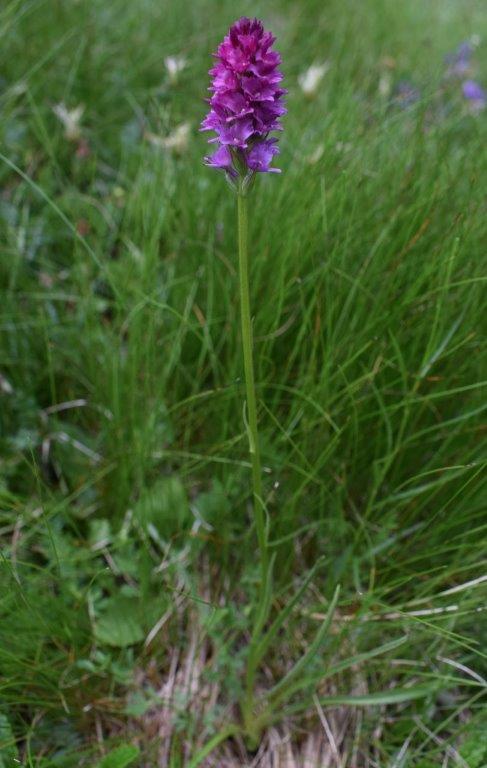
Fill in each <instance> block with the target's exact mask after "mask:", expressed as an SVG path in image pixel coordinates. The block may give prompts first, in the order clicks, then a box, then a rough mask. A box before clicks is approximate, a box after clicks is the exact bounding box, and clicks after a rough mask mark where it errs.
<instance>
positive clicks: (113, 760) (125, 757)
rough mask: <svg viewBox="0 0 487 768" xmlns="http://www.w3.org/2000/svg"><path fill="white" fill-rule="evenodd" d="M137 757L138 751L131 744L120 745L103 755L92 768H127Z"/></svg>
mask: <svg viewBox="0 0 487 768" xmlns="http://www.w3.org/2000/svg"><path fill="white" fill-rule="evenodd" d="M138 756H139V750H138V749H137V747H135V746H134V745H133V744H120V746H119V747H116V748H115V749H112V751H111V752H109V753H108V755H105V757H103V758H102V759H101V760H100V762H99V763H96V765H95V766H94V768H127V766H128V765H131V763H133V762H134V760H135V759H136V758H137V757H138Z"/></svg>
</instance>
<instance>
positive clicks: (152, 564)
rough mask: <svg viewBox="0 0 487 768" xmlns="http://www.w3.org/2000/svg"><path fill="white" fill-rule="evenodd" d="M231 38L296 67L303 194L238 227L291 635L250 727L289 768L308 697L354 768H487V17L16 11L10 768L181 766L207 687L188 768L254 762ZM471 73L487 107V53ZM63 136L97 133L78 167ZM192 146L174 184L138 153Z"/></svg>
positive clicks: (7, 121)
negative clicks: (219, 160) (250, 35)
mask: <svg viewBox="0 0 487 768" xmlns="http://www.w3.org/2000/svg"><path fill="white" fill-rule="evenodd" d="M243 13H247V14H248V13H252V14H254V13H255V14H256V15H259V16H261V17H262V18H263V20H264V22H265V23H266V24H267V25H268V26H269V27H270V28H271V29H272V30H273V31H274V32H275V34H276V35H277V36H278V47H279V49H280V51H281V52H282V55H283V68H284V70H285V75H286V82H285V84H286V87H288V89H289V94H288V109H289V114H288V115H287V117H286V118H285V131H284V132H283V134H282V137H281V142H280V143H281V155H280V157H279V165H280V167H281V168H282V169H283V173H282V175H281V176H280V177H274V176H271V177H269V178H262V179H259V180H258V181H259V183H258V184H256V188H255V191H254V192H253V193H252V195H251V198H250V200H249V207H250V211H249V215H250V240H249V249H250V261H251V303H252V308H253V313H254V336H255V364H256V380H257V394H258V411H259V430H260V436H261V450H262V461H263V466H264V468H265V470H264V489H265V495H266V503H267V509H268V512H269V542H270V552H271V554H274V555H275V565H274V582H273V588H272V594H271V615H270V617H269V621H268V625H267V626H268V629H269V628H270V627H271V626H272V622H273V621H278V625H277V626H275V631H274V633H273V634H274V636H273V641H272V643H270V645H269V647H268V648H266V649H265V650H266V653H265V657H264V662H265V663H264V664H263V665H262V666H261V667H260V668H259V670H258V682H257V693H258V696H259V697H260V698H261V699H262V700H267V698H268V697H269V696H270V700H271V701H274V703H273V709H272V717H271V720H270V722H269V723H268V725H269V727H270V725H272V724H275V725H277V727H279V728H281V727H282V728H284V727H285V728H286V729H287V731H288V733H290V734H291V739H292V744H293V747H295V748H296V749H298V747H299V745H300V744H301V743H302V742H303V740H304V738H305V736H306V733H307V732H314V731H316V732H317V733H319V732H320V729H322V726H321V724H320V720H319V717H318V714H317V710H316V706H315V705H314V704H313V698H312V694H313V693H316V694H317V698H316V696H315V701H317V700H318V699H320V700H321V704H322V706H323V707H324V708H325V711H326V712H328V713H331V714H329V716H330V717H332V718H333V716H334V715H337V716H339V717H350V723H349V727H348V730H347V736H346V739H345V742H344V743H343V744H342V745H341V746H340V752H341V754H343V755H348V756H350V755H352V758H350V759H353V760H355V762H356V764H357V766H358V765H360V766H362V765H370V766H381V767H384V768H386V767H387V768H389V767H390V768H392V767H393V766H396V768H401V766H408V767H409V766H418V767H420V768H429V767H430V766H436V765H438V766H442V765H445V754H448V755H449V759H450V761H451V764H455V761H456V762H457V763H458V764H463V763H461V762H459V761H461V760H462V759H463V761H464V762H465V761H466V764H467V765H469V767H470V768H480V766H482V765H484V764H485V763H486V761H487V745H486V743H485V737H483V736H482V733H483V730H484V729H485V726H486V722H485V711H484V710H483V706H482V705H483V700H482V694H483V693H484V692H485V684H484V683H483V682H482V680H484V679H485V678H486V677H487V664H486V656H485V635H486V631H487V622H486V619H485V612H484V611H485V593H486V589H485V587H486V582H485V581H482V580H481V577H482V575H483V574H484V573H485V563H486V560H487V558H486V555H487V546H486V543H487V537H486V522H487V515H486V506H487V505H486V500H487V493H486V473H485V465H486V450H485V449H486V438H485V410H486V406H485V402H486V384H487V381H486V379H487V376H486V371H487V366H486V347H485V332H486V325H485V290H486V289H485V281H486V255H485V242H486V226H485V188H486V182H487V155H486V153H485V145H486V141H487V110H486V111H484V112H482V113H480V114H478V115H476V116H475V115H472V114H470V113H469V111H468V109H467V105H466V104H465V103H464V101H463V100H462V96H461V86H460V83H459V81H457V80H454V79H453V80H452V79H447V78H445V64H444V57H445V55H446V54H447V53H448V52H450V51H451V50H454V49H455V48H456V47H457V45H458V44H459V43H460V42H462V40H464V39H466V38H469V37H470V36H471V35H474V34H475V35H479V36H480V38H481V40H484V41H485V39H487V17H486V14H485V8H484V7H483V3H482V0H478V1H475V0H455V2H454V1H453V0H428V2H424V1H423V0H411V2H409V3H398V2H396V0H363V2H359V0H355V1H354V0H327V1H326V2H325V3H324V2H322V1H321V2H318V0H306V2H304V1H303V2H300V3H297V2H290V0H272V1H271V2H267V3H262V2H257V3H255V4H254V5H253V6H252V8H249V7H248V4H245V3H243V2H239V1H238V0H213V1H212V2H210V0H196V2H194V3H186V4H180V3H176V2H174V0H160V2H157V3H156V2H154V0H138V1H137V2H133V3H126V2H122V0H113V1H112V2H109V3H108V2H104V1H103V0H91V2H88V1H87V0H81V1H80V2H67V1H66V0H30V2H21V0H5V2H4V4H2V7H1V8H0V41H1V47H0V59H1V68H0V73H1V78H0V114H1V119H0V153H1V156H0V179H1V187H2V193H1V196H0V227H1V229H2V239H1V243H2V245H1V261H0V286H1V307H0V327H1V335H0V374H1V377H2V378H1V379H0V385H1V386H0V425H1V434H0V500H1V512H0V537H1V542H2V552H1V556H0V745H2V744H3V745H4V746H3V747H2V746H0V766H1V765H2V760H3V764H4V765H5V766H6V767H7V768H10V765H14V764H16V763H14V762H12V761H13V760H14V759H15V758H17V759H18V760H20V762H21V764H22V765H25V766H29V768H30V766H35V767H36V768H47V767H48V766H49V767H50V766H53V768H54V767H55V768H61V767H62V768H65V767H66V768H68V766H79V765H87V766H96V765H98V764H99V761H100V760H101V759H102V756H103V755H105V754H106V753H108V752H109V751H110V749H114V748H117V745H119V744H120V743H122V744H127V745H128V744H135V745H136V746H137V747H138V749H139V757H135V752H134V751H131V750H130V748H129V747H128V746H127V747H126V748H124V747H119V750H121V752H120V751H119V752H118V753H117V754H118V756H119V757H120V754H121V755H122V758H120V760H123V759H125V757H126V758H127V759H129V758H130V760H135V761H136V763H135V764H137V760H138V761H140V765H141V766H142V765H157V764H161V765H162V764H163V763H162V762H159V763H158V762H157V760H162V758H160V753H158V750H159V748H160V744H159V742H158V737H157V729H155V730H154V728H152V726H151V723H153V722H154V719H157V713H158V712H160V711H161V707H163V706H164V701H163V698H164V697H163V694H161V688H162V685H163V683H164V682H165V681H167V679H168V678H170V676H171V674H172V673H171V670H172V672H174V670H177V669H180V670H181V669H182V670H183V671H184V670H191V669H192V667H194V668H195V669H196V668H197V669H198V670H199V674H200V678H199V683H198V685H199V687H198V690H197V692H196V693H195V692H194V691H193V693H191V692H188V689H184V687H183V689H181V690H178V696H177V697H176V701H173V702H172V703H171V709H172V711H173V723H172V730H171V740H170V742H171V743H170V747H169V748H168V751H167V753H165V754H166V756H165V760H166V763H167V764H168V765H170V766H172V768H177V766H183V765H194V764H196V762H197V759H196V758H197V757H198V754H201V752H200V750H203V751H204V750H205V745H206V747H207V746H208V745H210V746H213V744H214V745H215V746H217V742H219V741H221V746H219V747H217V749H221V750H223V751H222V752H221V753H218V752H216V753H215V754H216V755H217V757H214V758H213V757H212V756H210V758H208V759H209V760H211V759H215V760H216V761H217V762H215V763H212V762H208V763H207V764H208V765H218V764H221V765H223V762H221V763H218V759H220V760H221V761H223V756H224V755H226V754H227V753H226V752H225V751H224V750H227V751H228V750H232V749H233V748H234V746H235V742H234V741H232V740H231V739H230V740H226V741H225V740H224V739H223V735H224V734H223V733H222V729H225V728H226V727H228V726H229V725H230V727H233V726H232V725H231V723H233V722H235V721H236V718H238V713H237V712H236V702H237V701H238V700H239V699H240V698H241V696H242V686H243V677H244V670H245V661H246V654H247V651H248V641H249V632H250V630H251V614H252V607H253V606H254V604H255V600H256V597H257V593H258V579H259V569H258V562H257V560H256V533H255V530H254V529H253V527H252V524H251V519H252V518H251V514H250V508H249V502H250V494H251V490H250V465H249V461H248V453H247V450H248V449H247V435H246V430H245V424H244V421H243V418H242V406H243V401H244V386H243V366H242V356H241V339H240V325H239V306H238V295H239V294H238V277H237V268H238V265H237V258H236V210H235V207H236V205H235V199H234V196H233V195H232V194H231V192H230V191H229V189H228V188H227V186H226V185H225V183H224V180H223V179H222V178H221V177H220V176H219V175H218V174H217V173H215V172H213V171H210V170H209V169H207V168H205V167H204V166H203V164H202V157H203V155H204V154H206V151H207V146H206V142H205V138H206V137H205V135H203V136H202V135H200V134H199V133H198V130H197V129H198V124H199V121H200V120H201V119H202V117H203V115H204V113H205V104H204V102H203V98H204V97H205V95H206V88H207V86H208V75H207V70H208V67H209V66H210V62H211V59H210V52H211V51H212V50H214V49H215V47H216V45H217V43H218V42H219V40H220V39H221V37H222V36H223V34H224V33H225V32H226V29H227V27H228V25H229V24H230V23H231V22H232V21H233V20H234V19H235V18H237V17H238V16H239V15H242V14H243ZM169 55H183V56H184V57H186V59H187V66H186V68H185V69H184V70H183V71H182V72H181V73H180V75H179V79H178V81H177V83H175V84H171V83H170V81H169V78H168V75H167V72H166V70H165V67H164V57H165V56H169ZM324 60H329V61H330V64H331V66H330V69H329V72H328V73H327V74H326V75H325V77H324V79H323V81H322V84H321V86H320V88H319V90H318V92H317V94H316V96H315V98H314V99H307V98H306V97H305V96H304V95H303V93H302V92H301V90H300V88H299V85H298V76H299V75H300V74H301V72H302V71H303V70H305V69H306V68H307V67H308V66H310V65H311V64H312V63H313V62H316V61H317V62H322V61H324ZM474 66H475V71H474V73H473V76H474V77H475V78H476V79H478V80H479V81H480V82H483V85H484V86H487V54H486V46H485V42H484V43H483V44H481V45H480V46H479V47H478V49H477V50H476V51H475V54H474ZM381 79H382V81H383V83H385V86H384V87H385V88H387V86H388V84H389V85H390V93H388V94H387V93H384V92H382V93H381V91H380V89H379V83H380V81H381ZM403 81H407V82H411V83H412V84H413V85H414V87H415V88H416V89H418V92H419V99H418V100H416V101H414V103H412V104H411V105H409V106H407V108H404V105H402V104H401V103H399V102H398V100H397V99H395V98H394V94H395V93H396V89H397V87H398V85H399V84H400V83H401V82H403ZM60 102H63V103H64V104H65V105H66V106H67V107H68V108H69V109H72V108H74V107H76V106H77V105H79V104H83V105H84V107H85V111H84V113H83V116H82V119H81V138H80V139H78V140H77V141H69V140H68V139H67V138H66V137H65V135H64V129H63V126H62V124H61V122H60V121H59V119H58V118H57V117H56V115H55V114H54V112H53V107H54V106H55V105H56V104H59V103H60ZM183 123H189V125H190V133H189V140H188V143H187V146H186V147H184V148H183V149H182V151H181V152H180V153H177V152H174V151H171V150H167V149H164V148H161V147H160V146H157V145H156V144H154V141H153V140H152V141H151V140H150V135H151V134H154V135H156V136H159V137H167V136H168V135H169V134H171V133H172V132H173V131H174V129H175V128H176V127H177V126H179V125H181V124H183ZM321 558H322V561H321V560H320V559H321ZM318 561H319V562H318ZM314 566H316V570H314V571H313V572H312V576H311V579H310V583H309V584H307V588H306V589H305V590H303V591H302V594H301V595H300V598H299V600H298V601H296V602H295V603H293V605H292V610H291V611H289V612H288V613H289V615H286V616H285V620H284V621H283V623H282V624H279V619H278V617H279V616H280V615H282V614H281V613H280V611H282V610H283V609H284V608H285V606H286V604H288V602H289V601H290V600H292V596H293V595H294V594H295V593H296V592H297V590H299V588H300V585H302V584H304V583H305V579H306V577H307V574H309V573H310V569H312V568H313V567H314ZM337 583H340V585H341V593H340V599H339V603H338V606H337V610H336V613H335V616H334V618H333V621H332V624H331V629H330V633H329V634H328V635H327V637H326V638H323V643H322V644H320V645H319V647H318V648H317V649H316V653H314V654H313V655H312V658H311V657H310V658H309V663H308V664H307V665H306V669H305V670H303V671H302V674H301V675H300V676H299V678H298V679H297V680H296V679H295V678H293V675H292V674H291V675H290V680H289V681H288V682H286V683H283V682H282V681H283V680H284V679H285V676H286V674H289V670H290V669H291V667H292V665H293V664H294V663H296V662H299V659H300V658H303V656H304V655H305V654H306V652H307V651H309V650H310V648H311V649H312V648H313V645H312V644H313V638H315V637H316V633H317V632H319V628H320V626H321V622H322V621H323V617H324V615H325V614H326V612H327V609H328V607H329V604H330V601H331V600H332V596H333V594H334V590H335V587H336V585H337ZM161 617H163V619H162V618H161ZM272 631H273V630H271V632H272ZM401 638H402V639H403V642H402V643H401V644H400V645H399V644H398V643H399V640H400V639H401ZM396 640H397V641H398V643H397V644H396V643H395V642H393V641H396ZM389 643H392V645H389ZM384 645H385V649H383V648H382V646H384ZM378 649H379V650H382V653H381V654H380V655H376V652H378ZM178 654H179V656H178ZM352 662H353V664H352ZM171 665H173V667H172V666H171ZM455 665H456V666H455ZM458 665H462V666H458ZM465 668H466V669H465ZM298 670H299V668H298ZM297 684H298V685H297ZM296 685H297V687H296V688H293V686H296ZM276 686H277V687H276ZM283 688H286V689H287V692H288V693H289V696H287V693H286V698H285V700H284V699H283V701H282V702H280V700H279V691H280V690H281V691H282V690H283ZM209 689H211V690H213V691H215V700H214V701H213V703H212V704H211V706H208V707H206V705H205V706H204V707H202V705H201V702H200V701H199V698H200V695H201V697H202V700H203V701H204V700H205V695H206V693H203V694H202V693H201V691H208V690H209ZM411 690H412V693H411ZM415 691H417V692H418V698H416V697H414V692H415ZM420 694H421V696H420ZM374 697H375V698H374ZM413 697H414V698H413ZM409 699H411V700H409ZM484 701H485V699H484ZM339 704H342V705H344V706H346V709H338V710H337V709H336V707H337V706H338V705H339ZM357 705H360V706H359V709H358V710H357ZM203 709H204V710H205V711H204V712H203ZM344 712H345V713H346V714H344ZM151 718H152V719H151ZM151 728H152V730H151ZM212 739H214V742H213V744H212V742H211V740H212ZM482 739H483V740H482ZM448 745H450V746H449V748H450V749H453V750H454V754H453V753H451V752H448ZM2 750H3V751H2ZM218 754H220V755H221V757H220V758H218ZM236 754H242V753H241V752H240V753H238V750H237V752H236ZM452 754H453V756H452ZM124 755H125V757H124ZM158 755H159V756H158ZM458 755H460V757H458ZM192 759H193V763H191V760H192ZM241 759H242V758H241ZM17 764H18V763H17ZM116 764H117V765H122V762H118V763H116ZM345 764H346V763H345ZM350 764H352V763H350ZM353 764H355V763H353ZM108 765H109V762H108V763H106V766H105V764H103V766H104V768H107V766H108Z"/></svg>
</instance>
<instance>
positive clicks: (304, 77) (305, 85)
mask: <svg viewBox="0 0 487 768" xmlns="http://www.w3.org/2000/svg"><path fill="white" fill-rule="evenodd" d="M329 69H330V62H328V61H324V62H323V64H312V65H311V67H309V69H307V70H306V71H305V72H302V74H300V75H299V77H298V83H299V86H300V88H301V90H302V91H303V93H304V94H305V95H306V96H315V94H316V92H317V90H318V87H319V85H320V83H321V81H322V80H323V78H324V76H325V75H326V73H327V72H328V70H329Z"/></svg>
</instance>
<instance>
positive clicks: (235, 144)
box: [201, 18, 286, 189]
mask: <svg viewBox="0 0 487 768" xmlns="http://www.w3.org/2000/svg"><path fill="white" fill-rule="evenodd" d="M274 41H275V37H274V36H273V35H272V34H271V33H270V32H268V31H266V30H264V27H263V24H262V22H261V21H259V20H258V19H253V20H252V19H247V18H242V19H239V21H237V22H235V24H233V26H232V27H230V30H229V32H228V35H226V37H225V38H224V40H223V42H222V43H220V45H219V46H218V50H217V52H216V54H214V55H215V58H216V63H215V65H214V67H212V68H211V69H210V75H211V76H212V82H211V85H210V88H209V90H210V91H211V93H212V95H211V98H210V99H209V104H210V111H209V113H208V115H207V116H206V117H205V119H204V120H203V122H202V124H201V130H202V131H212V132H214V133H215V134H216V136H215V137H213V138H211V139H209V143H210V144H215V148H216V149H215V152H214V153H213V154H212V155H210V156H209V157H206V158H205V162H206V164H207V165H209V166H210V167H212V168H219V169H221V170H223V171H225V173H226V174H227V177H228V178H229V179H230V180H231V181H232V182H233V184H234V185H235V186H236V187H237V189H238V188H239V187H240V188H242V187H244V188H245V187H247V186H249V184H250V182H251V181H252V180H253V178H254V176H255V174H256V173H279V172H280V171H279V169H278V168H274V167H272V166H271V163H272V161H273V158H274V156H275V155H277V154H278V152H279V149H278V146H277V139H276V138H269V135H270V134H271V133H272V132H274V131H279V130H281V129H282V127H281V125H280V118H281V117H282V115H284V114H285V113H286V108H285V107H284V104H283V97H284V94H285V93H286V91H285V90H284V88H281V87H280V83H281V81H282V79H283V74H282V72H281V71H280V69H279V65H280V63H281V57H280V55H279V54H278V53H277V51H274V50H272V45H273V43H274Z"/></svg>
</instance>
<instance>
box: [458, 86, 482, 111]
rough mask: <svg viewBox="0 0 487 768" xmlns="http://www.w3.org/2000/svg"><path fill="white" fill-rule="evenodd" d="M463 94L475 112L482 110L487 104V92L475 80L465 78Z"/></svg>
mask: <svg viewBox="0 0 487 768" xmlns="http://www.w3.org/2000/svg"><path fill="white" fill-rule="evenodd" d="M462 91H463V96H464V98H465V99H466V100H467V101H468V103H469V105H470V107H471V109H472V111H473V112H481V111H482V110H483V109H485V107H486V106H487V93H486V92H485V90H484V89H483V88H482V86H481V85H479V83H476V82H475V80H465V82H464V84H463V86H462Z"/></svg>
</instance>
